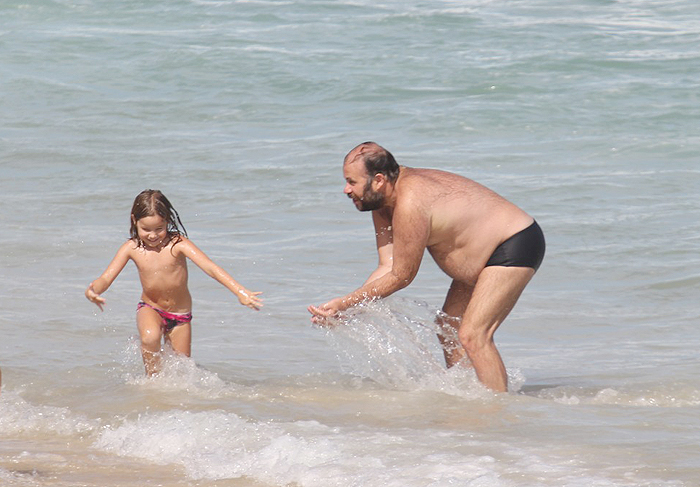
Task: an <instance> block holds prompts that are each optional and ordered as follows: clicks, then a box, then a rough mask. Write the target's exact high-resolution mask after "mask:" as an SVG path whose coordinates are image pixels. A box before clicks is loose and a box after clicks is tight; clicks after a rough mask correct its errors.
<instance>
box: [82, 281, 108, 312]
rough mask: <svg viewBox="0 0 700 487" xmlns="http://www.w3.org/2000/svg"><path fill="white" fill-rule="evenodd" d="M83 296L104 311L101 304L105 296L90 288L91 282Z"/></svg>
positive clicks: (103, 302)
mask: <svg viewBox="0 0 700 487" xmlns="http://www.w3.org/2000/svg"><path fill="white" fill-rule="evenodd" d="M85 297H86V298H87V299H88V301H90V302H91V303H95V304H96V305H97V307H98V308H100V311H104V309H103V308H102V306H103V305H104V304H105V298H103V297H102V296H100V295H99V294H97V293H96V292H95V291H94V290H93V289H92V284H90V285H89V286H88V288H87V289H86V290H85Z"/></svg>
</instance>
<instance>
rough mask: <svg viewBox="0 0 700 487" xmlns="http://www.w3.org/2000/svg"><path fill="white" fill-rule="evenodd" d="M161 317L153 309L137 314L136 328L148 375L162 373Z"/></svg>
mask: <svg viewBox="0 0 700 487" xmlns="http://www.w3.org/2000/svg"><path fill="white" fill-rule="evenodd" d="M161 323H162V319H161V317H160V315H159V314H158V313H157V312H156V311H155V310H152V309H151V308H148V307H145V306H144V307H143V308H141V309H140V310H138V311H137V312H136V326H137V327H138V329H139V337H140V338H141V356H142V357H143V365H144V366H145V367H146V375H149V376H150V375H153V374H157V373H158V372H159V371H160V359H161V356H160V340H161V338H162V336H163V330H162V328H161Z"/></svg>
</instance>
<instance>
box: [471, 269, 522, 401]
mask: <svg viewBox="0 0 700 487" xmlns="http://www.w3.org/2000/svg"><path fill="white" fill-rule="evenodd" d="M534 275H535V270H534V269H532V268H530V267H501V266H491V267H486V268H484V270H482V271H481V273H480V274H479V278H478V279H477V281H476V285H475V286H474V290H473V292H472V294H471V299H470V300H469V302H468V304H467V307H466V310H465V311H464V314H463V315H462V323H461V324H460V327H459V341H460V343H461V344H462V346H463V347H464V349H465V350H466V352H467V356H468V357H469V360H470V361H471V363H472V365H473V366H474V370H475V371H476V375H477V377H478V378H479V380H480V381H481V382H482V383H483V384H484V385H485V386H486V387H489V388H490V389H493V390H494V391H496V392H506V391H507V390H508V375H507V374H506V368H505V366H504V365H503V360H501V356H500V354H499V353H498V350H497V349H496V345H495V344H494V342H493V334H494V333H495V332H496V330H497V329H498V327H499V325H500V324H501V323H502V322H503V320H505V319H506V316H508V313H510V311H511V310H512V309H513V306H515V303H516V302H517V300H518V298H519V297H520V294H521V293H522V292H523V289H525V286H526V285H527V283H528V282H530V279H532V276H534Z"/></svg>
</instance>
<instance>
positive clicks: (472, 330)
mask: <svg viewBox="0 0 700 487" xmlns="http://www.w3.org/2000/svg"><path fill="white" fill-rule="evenodd" d="M458 336H459V343H460V344H461V345H462V347H463V348H464V350H465V351H466V352H467V355H472V354H473V353H478V352H479V350H483V349H484V348H485V347H487V346H489V345H490V344H491V343H492V334H490V333H489V332H488V330H487V329H485V328H482V327H476V326H472V325H470V324H469V323H462V326H460V327H459V333H458Z"/></svg>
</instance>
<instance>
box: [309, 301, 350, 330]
mask: <svg viewBox="0 0 700 487" xmlns="http://www.w3.org/2000/svg"><path fill="white" fill-rule="evenodd" d="M307 309H308V310H309V313H311V315H312V316H311V321H312V323H315V324H317V325H321V326H329V325H330V323H329V321H328V319H329V318H334V317H336V316H337V315H338V313H340V311H341V310H342V309H344V308H343V300H342V299H341V298H336V299H332V300H331V301H328V302H327V303H325V304H322V305H320V306H313V305H312V306H309V307H308V308H307Z"/></svg>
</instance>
